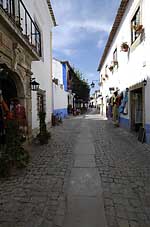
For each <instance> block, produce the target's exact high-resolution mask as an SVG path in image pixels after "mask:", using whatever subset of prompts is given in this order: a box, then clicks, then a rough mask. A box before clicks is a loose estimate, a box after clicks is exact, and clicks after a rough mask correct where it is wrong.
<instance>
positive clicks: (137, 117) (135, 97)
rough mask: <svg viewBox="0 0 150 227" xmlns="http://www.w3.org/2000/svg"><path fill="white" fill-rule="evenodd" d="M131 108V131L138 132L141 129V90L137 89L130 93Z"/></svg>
mask: <svg viewBox="0 0 150 227" xmlns="http://www.w3.org/2000/svg"><path fill="white" fill-rule="evenodd" d="M130 97H131V99H130V102H131V103H130V106H131V130H133V131H135V132H139V130H140V128H141V127H143V120H144V119H143V88H142V87H141V88H138V89H136V90H133V91H131V92H130Z"/></svg>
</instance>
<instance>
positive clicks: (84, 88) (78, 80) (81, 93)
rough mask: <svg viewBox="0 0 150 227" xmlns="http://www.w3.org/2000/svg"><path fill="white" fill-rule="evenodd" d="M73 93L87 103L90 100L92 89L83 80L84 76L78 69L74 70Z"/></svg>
mask: <svg viewBox="0 0 150 227" xmlns="http://www.w3.org/2000/svg"><path fill="white" fill-rule="evenodd" d="M72 92H73V93H75V94H76V97H78V99H82V100H83V101H85V102H87V101H88V100H89V94H90V87H89V85H88V83H87V82H86V81H85V80H84V79H83V74H82V73H81V72H80V71H79V70H76V69H74V75H73V78H72Z"/></svg>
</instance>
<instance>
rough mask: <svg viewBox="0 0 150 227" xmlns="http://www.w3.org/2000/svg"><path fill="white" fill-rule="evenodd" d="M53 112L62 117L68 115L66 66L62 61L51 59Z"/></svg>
mask: <svg viewBox="0 0 150 227" xmlns="http://www.w3.org/2000/svg"><path fill="white" fill-rule="evenodd" d="M52 78H53V95H52V96H53V101H52V102H53V114H54V115H57V114H58V115H60V116H61V117H62V118H64V117H66V116H67V115H68V97H69V93H68V91H67V68H66V65H65V64H64V63H62V62H61V61H59V60H57V59H53V76H52Z"/></svg>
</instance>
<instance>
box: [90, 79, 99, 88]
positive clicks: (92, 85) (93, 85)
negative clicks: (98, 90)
mask: <svg viewBox="0 0 150 227" xmlns="http://www.w3.org/2000/svg"><path fill="white" fill-rule="evenodd" d="M93 81H99V80H93ZM93 81H92V83H91V84H90V86H91V88H94V87H95V83H94V82H93Z"/></svg>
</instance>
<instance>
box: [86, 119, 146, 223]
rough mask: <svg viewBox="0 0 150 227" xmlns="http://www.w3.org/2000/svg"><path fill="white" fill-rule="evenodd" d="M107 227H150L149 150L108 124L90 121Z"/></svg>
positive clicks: (133, 137)
mask: <svg viewBox="0 0 150 227" xmlns="http://www.w3.org/2000/svg"><path fill="white" fill-rule="evenodd" d="M89 124H90V127H91V130H92V134H93V142H94V145H95V150H96V155H95V158H96V164H97V167H98V170H99V173H100V176H101V179H102V186H103V192H104V204H105V213H106V218H107V223H108V227H150V147H149V146H148V145H146V144H141V143H140V142H138V141H137V139H136V138H135V136H133V135H132V134H130V133H129V132H127V131H125V130H123V129H121V128H115V127H114V126H113V124H112V123H111V122H108V121H102V120H101V121H89Z"/></svg>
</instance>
